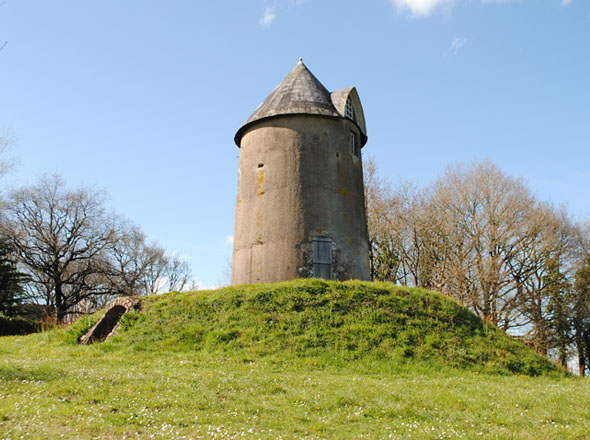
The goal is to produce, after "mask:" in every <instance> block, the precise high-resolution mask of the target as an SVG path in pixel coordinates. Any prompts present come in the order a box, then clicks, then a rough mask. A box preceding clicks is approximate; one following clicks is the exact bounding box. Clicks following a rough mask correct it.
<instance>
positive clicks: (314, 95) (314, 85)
mask: <svg viewBox="0 0 590 440" xmlns="http://www.w3.org/2000/svg"><path fill="white" fill-rule="evenodd" d="M288 114H312V115H323V116H334V117H336V118H341V117H342V115H341V114H340V113H338V110H336V108H335V107H334V104H332V98H331V96H330V92H329V91H328V90H327V89H326V88H325V87H324V86H323V85H322V83H321V82H320V81H319V80H318V79H317V78H316V77H315V76H314V75H313V73H311V72H310V71H309V70H308V68H307V67H306V66H305V64H303V61H302V60H301V59H299V62H298V63H297V65H296V66H295V68H294V69H293V70H292V71H291V73H289V74H288V75H287V77H286V78H285V79H284V80H283V81H282V82H281V83H280V84H279V85H278V86H277V87H276V88H275V89H274V90H273V91H272V93H271V94H270V95H268V98H266V100H265V101H264V102H263V103H262V104H260V105H259V106H258V108H257V109H256V110H255V111H254V113H253V114H252V116H250V117H249V118H248V120H247V121H246V122H245V123H244V125H242V126H241V127H240V129H239V130H238V132H237V133H236V136H235V138H234V140H235V142H236V144H237V145H238V146H240V141H241V139H242V135H243V134H244V131H245V129H246V127H247V126H248V125H250V124H252V123H253V122H256V121H259V120H261V119H264V118H269V117H272V116H278V115H288Z"/></svg>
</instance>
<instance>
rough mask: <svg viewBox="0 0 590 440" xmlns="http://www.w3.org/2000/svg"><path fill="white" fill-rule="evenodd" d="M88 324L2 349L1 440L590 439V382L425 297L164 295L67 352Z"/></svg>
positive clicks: (363, 290) (294, 288)
mask: <svg viewBox="0 0 590 440" xmlns="http://www.w3.org/2000/svg"><path fill="white" fill-rule="evenodd" d="M88 321H90V322H91V321H92V319H91V320H88ZM90 322H80V323H79V324H78V325H76V326H74V328H70V329H57V330H53V331H50V332H46V333H41V334H35V335H29V336H16V337H2V338H0V439H19V438H24V439H29V438H30V439H56V438H70V439H77V438H80V439H92V438H96V439H106V438H112V439H119V438H146V439H149V438H157V439H175V438H185V439H189V438H193V439H210V438H212V439H231V438H247V439H258V438H262V439H266V438H269V439H274V438H282V439H288V438H293V439H299V438H308V439H320V438H336V439H339V438H349V439H360V438H370V439H381V438H382V439H388V438H393V439H395V438H398V439H406V438H408V439H410V438H413V439H457V438H465V439H477V438H482V439H544V438H547V439H586V438H588V439H590V410H589V408H590V382H589V381H587V380H583V379H578V378H574V377H572V376H570V375H568V374H564V373H563V372H561V371H560V370H559V369H557V368H555V367H554V366H553V365H552V364H550V363H548V362H546V361H544V360H543V359H542V358H539V357H538V356H536V355H535V354H534V353H532V352H531V351H530V350H529V349H528V348H526V347H525V346H523V345H522V344H520V343H518V342H515V341H512V339H511V338H510V337H508V336H507V335H505V334H504V333H502V332H500V331H498V330H497V329H495V328H493V327H490V326H488V325H486V324H484V323H482V322H481V321H480V320H479V319H477V318H476V317H474V316H473V315H471V314H470V313H469V312H466V311H465V309H463V308H462V307H461V306H459V305H458V304H457V303H455V302H453V301H450V300H448V299H447V298H445V297H443V296H441V295H438V294H434V293H431V292H427V291H422V290H419V289H407V288H395V287H393V286H391V285H388V284H376V283H358V282H351V283H326V282H321V281H317V280H312V281H295V282H290V283H281V284H274V285H263V286H241V287H237V288H226V289H220V290H217V291H214V292H195V293H172V294H167V295H159V296H155V297H150V298H147V299H146V301H145V306H144V309H143V311H142V312H140V313H134V314H130V315H128V316H126V317H124V322H123V326H122V329H121V330H122V331H120V332H119V333H118V334H117V335H116V336H115V337H113V338H111V339H110V340H109V341H107V342H104V343H98V344H94V345H92V346H78V345H76V344H75V343H73V342H74V341H75V340H76V338H77V336H78V335H79V334H81V333H82V332H83V329H84V328H85V327H87V326H88V325H89V324H90ZM531 375H535V376H531Z"/></svg>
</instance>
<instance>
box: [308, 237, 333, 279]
mask: <svg viewBox="0 0 590 440" xmlns="http://www.w3.org/2000/svg"><path fill="white" fill-rule="evenodd" d="M312 246H313V276H314V278H323V279H325V280H331V279H332V240H331V239H330V238H327V237H313V239H312Z"/></svg>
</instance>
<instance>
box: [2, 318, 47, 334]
mask: <svg viewBox="0 0 590 440" xmlns="http://www.w3.org/2000/svg"><path fill="white" fill-rule="evenodd" d="M38 331H41V323H39V322H36V321H30V320H28V319H24V318H18V317H15V318H8V317H6V316H4V315H2V314H0V336H11V335H27V334H29V333H36V332H38Z"/></svg>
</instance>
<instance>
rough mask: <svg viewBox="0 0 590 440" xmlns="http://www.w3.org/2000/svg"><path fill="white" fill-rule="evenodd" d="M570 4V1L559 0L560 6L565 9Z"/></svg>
mask: <svg viewBox="0 0 590 440" xmlns="http://www.w3.org/2000/svg"><path fill="white" fill-rule="evenodd" d="M571 2H572V0H561V6H563V7H566V6H567V5H569V4H570V3H571Z"/></svg>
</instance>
